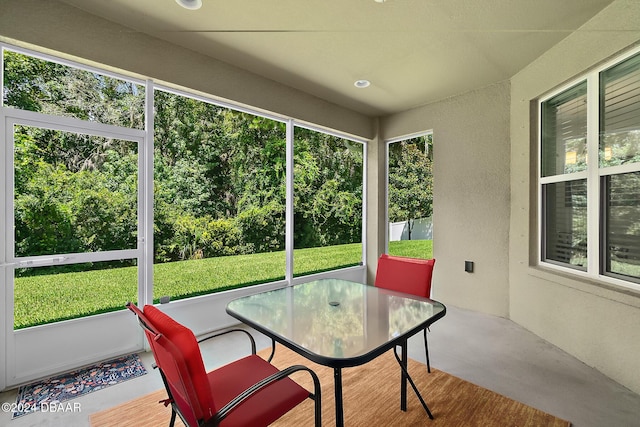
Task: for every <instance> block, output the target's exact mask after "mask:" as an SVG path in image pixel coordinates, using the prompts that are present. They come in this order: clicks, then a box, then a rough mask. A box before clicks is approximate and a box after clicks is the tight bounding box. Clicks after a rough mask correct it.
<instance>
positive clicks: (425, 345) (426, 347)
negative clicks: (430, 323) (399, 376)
mask: <svg viewBox="0 0 640 427" xmlns="http://www.w3.org/2000/svg"><path fill="white" fill-rule="evenodd" d="M424 353H425V355H426V356H427V372H429V373H431V364H430V363H429V346H428V344H427V328H424Z"/></svg>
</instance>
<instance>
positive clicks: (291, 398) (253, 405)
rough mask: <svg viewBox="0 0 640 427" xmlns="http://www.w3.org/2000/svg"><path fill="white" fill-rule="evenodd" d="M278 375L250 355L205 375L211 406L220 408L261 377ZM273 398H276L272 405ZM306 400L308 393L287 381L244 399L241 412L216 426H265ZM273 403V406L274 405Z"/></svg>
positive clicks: (262, 360) (267, 365)
mask: <svg viewBox="0 0 640 427" xmlns="http://www.w3.org/2000/svg"><path fill="white" fill-rule="evenodd" d="M276 372H278V369H276V368H275V367H274V366H273V365H271V364H270V363H268V362H267V361H266V360H264V359H262V358H261V357H260V356H256V355H250V356H247V357H245V358H242V359H240V360H236V361H234V362H232V363H230V364H228V365H225V366H222V367H220V368H218V369H216V370H214V371H211V372H209V373H208V374H207V377H208V379H209V383H210V385H211V389H212V390H216V394H215V395H214V401H215V406H216V407H218V408H221V407H223V406H224V405H226V404H227V403H229V402H230V401H231V399H233V398H234V397H236V396H237V395H238V394H240V393H242V392H243V391H244V390H246V389H247V388H249V387H251V386H252V385H254V384H255V383H257V382H258V381H260V380H262V379H263V378H266V377H268V376H269V375H271V374H275V373H276ZM273 396H278V399H277V401H275V402H274V399H272V397H273ZM308 397H309V392H308V391H307V390H305V389H304V388H302V387H300V386H299V385H298V384H297V383H295V382H294V381H293V380H291V379H289V378H285V379H283V380H280V381H278V382H276V383H273V384H271V385H270V386H268V387H267V388H265V389H264V390H261V391H259V392H258V393H256V394H255V395H254V396H252V397H250V398H249V399H247V400H246V401H245V402H244V403H243V404H242V409H241V410H235V411H233V412H231V413H230V414H229V415H228V416H227V418H225V419H224V420H223V421H222V423H221V424H220V425H221V426H222V427H231V426H243V427H251V426H267V425H269V424H271V423H272V422H274V421H275V420H277V419H278V418H280V416H281V415H282V414H283V413H285V412H288V411H289V410H290V409H292V408H294V407H295V406H296V405H298V404H299V403H300V402H302V401H304V400H305V399H307V398H308ZM274 403H275V404H274Z"/></svg>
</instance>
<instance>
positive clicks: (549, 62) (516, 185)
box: [509, 0, 640, 392]
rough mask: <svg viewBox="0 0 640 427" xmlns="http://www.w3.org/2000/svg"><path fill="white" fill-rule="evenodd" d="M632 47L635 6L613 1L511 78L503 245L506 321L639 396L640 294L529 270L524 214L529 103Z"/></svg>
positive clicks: (529, 163)
mask: <svg viewBox="0 0 640 427" xmlns="http://www.w3.org/2000/svg"><path fill="white" fill-rule="evenodd" d="M638 41H640V2H638V1H636V0H619V1H615V2H614V3H612V4H611V5H610V6H609V7H607V8H606V9H604V10H603V11H602V12H601V13H600V14H598V15H597V16H596V17H594V19H592V20H591V21H590V22H588V23H587V24H586V25H585V26H584V27H583V28H581V29H580V30H579V31H577V32H575V33H573V34H572V35H570V36H569V37H567V38H566V39H565V40H563V41H562V42H561V43H559V44H558V45H556V46H555V47H554V48H552V49H550V50H549V51H548V52H546V53H545V54H544V55H542V56H541V57H539V58H538V59H537V60H536V61H534V62H533V63H532V64H530V65H529V66H527V67H526V68H525V69H523V70H522V71H521V72H520V73H518V74H517V75H516V76H514V77H513V78H512V80H511V216H510V217H511V228H510V245H509V254H510V262H509V272H510V274H509V283H510V312H511V319H513V320H514V321H515V322H517V323H519V324H521V325H523V326H524V327H526V328H528V329H530V330H531V331H533V332H534V333H536V334H537V335H539V336H541V337H542V338H544V339H546V340H548V341H549V342H551V343H553V344H555V345H556V346H558V347H560V348H562V349H564V350H565V351H567V352H568V353H570V354H572V355H574V356H576V357H578V358H579V359H581V360H582V361H584V362H585V363H586V364H588V365H590V366H593V367H595V368H596V369H598V370H600V371H602V372H603V373H604V374H606V375H608V376H610V377H612V378H613V379H615V380H616V381H618V382H620V383H621V384H623V385H626V386H627V387H629V388H630V389H632V390H634V391H635V392H640V357H639V356H638V355H640V293H638V294H635V295H634V294H633V293H628V292H626V293H625V292H621V291H620V290H616V289H612V288H611V287H604V286H603V284H599V283H588V282H586V281H581V280H575V279H571V278H569V277H567V276H562V275H559V274H557V273H553V272H550V271H545V270H544V269H541V268H536V267H535V266H533V265H532V264H533V261H532V260H531V255H530V254H531V253H535V243H536V240H537V238H536V231H535V227H532V224H535V221H536V218H535V216H531V215H530V212H531V213H533V214H535V212H536V211H537V206H536V198H535V197H532V194H535V193H533V192H535V185H536V184H535V183H536V181H535V180H536V177H535V175H533V174H531V173H530V170H532V168H533V166H534V164H535V163H534V161H535V159H534V158H532V156H535V150H532V147H534V146H532V145H531V136H530V132H531V130H532V129H531V124H530V121H531V119H530V118H531V116H530V112H531V108H532V107H531V105H530V104H531V100H533V99H535V98H537V97H539V96H540V95H542V94H544V93H546V92H548V91H550V90H552V89H554V88H555V87H557V86H559V85H561V84H563V83H565V82H567V81H568V80H571V79H573V78H575V77H578V76H580V75H581V74H583V73H584V72H585V71H587V70H589V69H590V68H592V67H594V66H596V65H597V64H598V63H601V62H602V61H604V60H605V59H607V58H610V57H611V56H612V55H614V54H616V53H618V52H620V51H622V50H624V49H628V48H629V47H630V46H631V45H633V44H634V43H638ZM534 105H535V104H534ZM534 126H535V124H534ZM532 153H534V154H532Z"/></svg>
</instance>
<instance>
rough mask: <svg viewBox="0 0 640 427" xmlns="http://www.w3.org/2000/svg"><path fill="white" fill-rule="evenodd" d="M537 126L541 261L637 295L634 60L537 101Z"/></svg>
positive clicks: (639, 108)
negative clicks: (606, 282) (630, 289)
mask: <svg viewBox="0 0 640 427" xmlns="http://www.w3.org/2000/svg"><path fill="white" fill-rule="evenodd" d="M540 126H541V129H540V175H539V176H540V179H539V183H540V187H539V195H540V206H541V221H540V242H541V254H540V255H541V261H542V262H543V263H545V264H547V265H553V266H557V267H560V268H569V269H572V270H574V271H581V272H584V273H585V274H586V275H588V276H590V277H595V278H600V279H601V280H605V281H609V282H612V283H617V284H620V285H623V286H629V287H633V288H636V289H640V54H635V55H634V56H631V57H628V58H626V59H624V60H621V61H618V62H617V63H614V64H608V65H607V66H605V67H603V68H602V69H599V70H595V71H593V72H592V73H589V74H588V75H587V76H585V77H584V79H583V80H581V81H580V82H578V83H577V84H574V85H572V86H571V87H569V88H567V89H565V90H563V91H561V92H560V93H556V94H553V95H552V96H550V97H548V98H546V99H543V100H542V102H541V103H540ZM591 159H595V160H591Z"/></svg>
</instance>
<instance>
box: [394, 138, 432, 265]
mask: <svg viewBox="0 0 640 427" xmlns="http://www.w3.org/2000/svg"><path fill="white" fill-rule="evenodd" d="M432 163H433V134H431V133H428V134H425V135H419V136H414V137H410V138H403V139H401V140H396V141H389V142H388V148H387V213H388V214H387V215H388V225H387V232H388V237H387V241H388V248H387V252H388V253H389V254H390V255H398V256H408V257H413V258H424V259H429V258H432V257H433V218H432V213H433V174H432Z"/></svg>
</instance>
